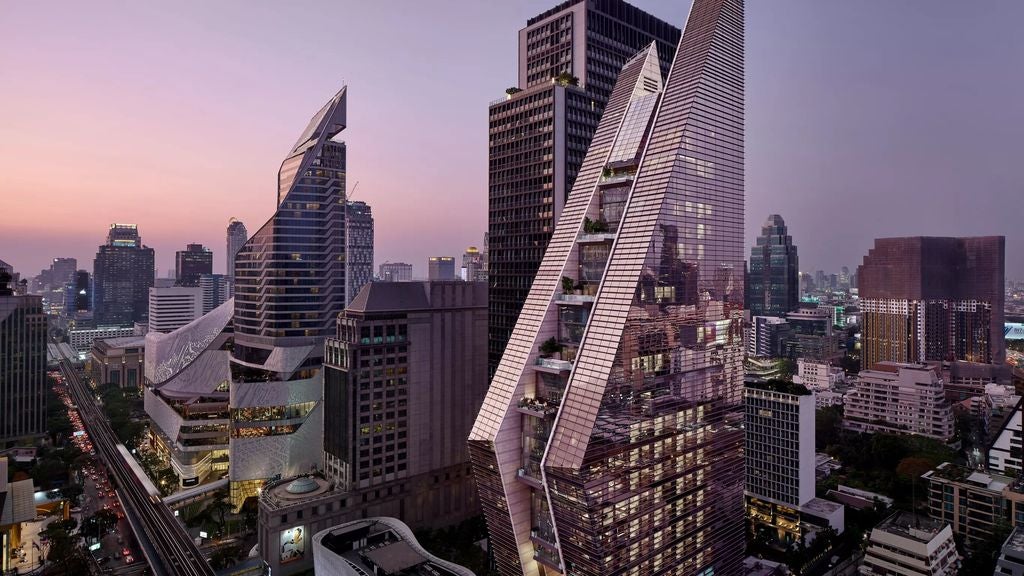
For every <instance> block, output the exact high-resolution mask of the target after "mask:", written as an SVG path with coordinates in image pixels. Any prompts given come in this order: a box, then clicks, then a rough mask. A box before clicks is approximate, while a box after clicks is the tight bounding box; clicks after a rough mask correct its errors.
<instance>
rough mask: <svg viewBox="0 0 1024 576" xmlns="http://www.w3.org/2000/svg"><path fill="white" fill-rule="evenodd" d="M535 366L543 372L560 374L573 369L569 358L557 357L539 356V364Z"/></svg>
mask: <svg viewBox="0 0 1024 576" xmlns="http://www.w3.org/2000/svg"><path fill="white" fill-rule="evenodd" d="M534 368H536V369H537V370H541V371H543V372H550V373H552V374H558V373H561V372H569V371H571V370H572V362H569V361H568V360H559V359H557V358H537V364H536V366H534Z"/></svg>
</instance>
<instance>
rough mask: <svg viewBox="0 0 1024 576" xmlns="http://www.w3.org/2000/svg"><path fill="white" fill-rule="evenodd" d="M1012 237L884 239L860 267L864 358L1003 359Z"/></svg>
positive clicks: (998, 361) (865, 360) (867, 363)
mask: <svg viewBox="0 0 1024 576" xmlns="http://www.w3.org/2000/svg"><path fill="white" fill-rule="evenodd" d="M1005 259H1006V239H1005V238H1004V237H1002V236H985V237H972V238H933V237H920V236H918V237H911V238H879V239H877V240H875V245H874V247H873V248H871V250H870V251H869V252H868V254H867V255H866V256H864V263H863V264H861V266H860V268H859V269H858V271H857V278H858V290H859V293H860V308H861V325H862V328H861V358H862V362H863V366H864V367H865V368H871V367H872V366H873V365H874V364H875V363H877V362H883V361H893V362H942V361H951V360H966V361H968V362H979V363H986V364H1002V363H1003V361H1004V360H1005V358H1006V347H1005V343H1004V337H1003V321H1004V320H1003V305H1004V302H1005V291H1004V281H1005Z"/></svg>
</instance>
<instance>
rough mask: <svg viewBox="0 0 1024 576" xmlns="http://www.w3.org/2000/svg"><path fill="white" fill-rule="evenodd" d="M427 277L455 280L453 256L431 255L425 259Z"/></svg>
mask: <svg viewBox="0 0 1024 576" xmlns="http://www.w3.org/2000/svg"><path fill="white" fill-rule="evenodd" d="M427 278H429V279H431V280H455V258H454V257H452V256H431V257H430V258H429V259H427Z"/></svg>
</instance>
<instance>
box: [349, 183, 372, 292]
mask: <svg viewBox="0 0 1024 576" xmlns="http://www.w3.org/2000/svg"><path fill="white" fill-rule="evenodd" d="M345 241H346V242H347V244H346V246H345V282H346V286H345V305H346V306H348V304H349V302H351V301H352V299H353V298H355V297H356V294H358V293H359V290H360V289H361V288H362V287H363V286H366V285H367V284H369V283H370V282H373V213H372V212H371V210H370V206H369V205H367V204H366V202H347V203H346V204H345Z"/></svg>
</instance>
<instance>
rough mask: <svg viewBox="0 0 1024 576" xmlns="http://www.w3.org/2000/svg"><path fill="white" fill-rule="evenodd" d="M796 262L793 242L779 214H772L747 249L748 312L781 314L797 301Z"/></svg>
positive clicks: (766, 314)
mask: <svg viewBox="0 0 1024 576" xmlns="http://www.w3.org/2000/svg"><path fill="white" fill-rule="evenodd" d="M799 275H800V266H799V259H798V257H797V250H796V245H795V244H793V237H792V236H790V235H789V230H787V228H786V222H785V221H784V220H783V219H782V216H779V215H778V214H772V215H770V216H768V219H767V220H765V222H764V224H763V225H762V226H761V235H760V236H758V237H757V245H755V246H754V247H753V248H751V249H750V268H749V269H748V272H747V292H746V295H747V309H748V310H750V315H751V316H782V315H784V314H786V313H787V312H791V311H793V310H796V309H797V307H798V306H799V305H800V283H799Z"/></svg>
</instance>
